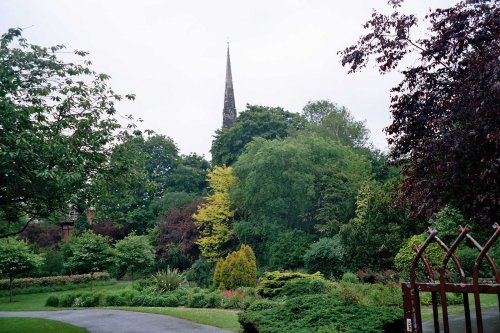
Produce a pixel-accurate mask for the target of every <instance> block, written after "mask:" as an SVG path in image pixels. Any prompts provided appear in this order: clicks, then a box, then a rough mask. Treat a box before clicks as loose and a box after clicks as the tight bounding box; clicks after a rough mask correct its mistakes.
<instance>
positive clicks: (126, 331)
mask: <svg viewBox="0 0 500 333" xmlns="http://www.w3.org/2000/svg"><path fill="white" fill-rule="evenodd" d="M0 317H35V318H46V319H53V320H59V321H64V322H67V323H70V324H73V325H76V326H80V327H85V328H86V329H88V330H89V331H90V332H91V333H116V332H120V333H189V332H198V333H230V331H226V330H222V329H220V328H216V327H212V326H207V325H201V324H196V323H193V322H191V321H188V320H184V319H178V318H174V317H169V316H165V315H160V314H151V313H140V312H131V311H122V310H101V309H89V310H63V311H12V312H10V311H0Z"/></svg>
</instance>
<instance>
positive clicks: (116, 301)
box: [104, 294, 129, 306]
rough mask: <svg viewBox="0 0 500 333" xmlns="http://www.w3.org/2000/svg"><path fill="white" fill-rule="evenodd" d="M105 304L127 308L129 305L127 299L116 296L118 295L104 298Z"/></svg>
mask: <svg viewBox="0 0 500 333" xmlns="http://www.w3.org/2000/svg"><path fill="white" fill-rule="evenodd" d="M104 304H105V305H106V306H125V305H129V304H127V300H126V299H125V297H123V296H120V295H116V294H111V295H106V297H105V298H104Z"/></svg>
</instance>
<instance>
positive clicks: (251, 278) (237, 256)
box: [213, 245, 257, 290]
mask: <svg viewBox="0 0 500 333" xmlns="http://www.w3.org/2000/svg"><path fill="white" fill-rule="evenodd" d="M256 281H257V263H256V259H255V254H254V253H253V250H252V248H251V247H250V246H248V245H242V246H241V249H240V250H239V251H236V252H231V253H230V254H228V255H227V257H226V258H225V259H223V260H219V261H218V262H217V264H216V265H215V271H214V281H213V283H214V287H216V288H219V289H221V290H224V289H236V288H238V287H245V286H248V287H254V286H255V284H256Z"/></svg>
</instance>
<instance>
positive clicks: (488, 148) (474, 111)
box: [340, 0, 500, 225]
mask: <svg viewBox="0 0 500 333" xmlns="http://www.w3.org/2000/svg"><path fill="white" fill-rule="evenodd" d="M401 2H402V1H401V0H393V1H391V3H393V5H394V8H395V11H394V13H393V14H391V15H383V14H380V13H378V12H375V13H374V14H373V15H372V18H371V19H370V20H369V21H368V22H367V23H366V24H365V28H366V29H368V30H369V32H368V33H367V34H366V35H364V36H362V37H361V38H360V39H359V41H358V43H357V45H354V46H351V47H348V48H346V49H345V50H344V51H342V52H340V53H341V55H342V64H343V65H347V66H349V68H350V70H349V71H350V72H354V71H358V70H360V69H361V68H363V67H365V66H366V65H367V63H368V61H369V59H370V58H371V57H372V56H375V57H376V58H375V60H376V62H377V63H378V67H379V70H380V72H381V73H386V72H389V71H391V70H394V69H395V68H396V67H397V66H398V65H399V63H400V62H401V60H402V59H403V58H405V56H407V55H409V54H412V61H411V63H412V65H410V66H408V67H407V68H406V69H404V70H403V71H402V74H403V80H402V81H401V82H400V83H399V84H398V85H397V86H396V87H394V88H393V89H392V98H391V113H392V118H393V122H392V124H391V125H390V126H389V127H387V128H386V132H387V134H388V135H389V140H388V141H389V144H390V145H391V146H392V150H391V154H390V157H391V160H392V162H393V163H394V164H396V165H400V166H401V167H402V171H403V174H404V177H405V180H404V182H403V184H402V187H401V190H402V193H404V198H405V199H408V200H409V202H410V203H411V205H412V207H413V210H414V212H415V213H416V214H422V215H424V216H426V217H427V218H430V217H431V216H432V215H433V214H434V213H436V212H437V211H439V210H440V209H441V208H442V207H444V206H445V205H447V204H452V205H453V206H455V207H458V208H460V210H461V212H462V213H464V215H465V216H466V217H467V218H472V219H474V220H476V221H478V222H481V223H482V224H483V225H489V224H491V223H493V222H495V221H498V220H499V218H500V209H499V202H500V201H499V197H500V192H499V191H500V182H499V177H498V175H499V172H498V170H499V167H500V162H499V161H500V150H499V149H498V147H499V144H500V135H499V133H500V131H499V128H500V126H499V125H500V117H499V116H498V105H499V104H500V86H499V85H498V82H499V80H500V58H499V57H498V54H499V52H500V43H499V39H498V34H499V31H500V8H499V6H498V1H497V0H464V1H460V2H458V3H457V4H456V5H454V6H452V7H450V8H446V9H436V10H433V11H431V12H430V13H429V14H428V15H427V16H426V17H425V19H426V20H427V23H428V24H429V25H430V28H429V29H428V33H427V34H426V35H425V36H424V37H422V38H420V39H415V38H413V36H412V31H413V28H415V27H416V26H417V24H418V23H419V20H418V19H417V17H415V16H414V15H405V14H402V13H400V12H398V11H397V7H398V6H400V4H401Z"/></svg>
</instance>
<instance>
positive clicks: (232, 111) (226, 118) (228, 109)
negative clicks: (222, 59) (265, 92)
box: [222, 43, 236, 128]
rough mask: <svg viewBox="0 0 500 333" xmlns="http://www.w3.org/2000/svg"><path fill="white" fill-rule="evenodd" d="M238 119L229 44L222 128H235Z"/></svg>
mask: <svg viewBox="0 0 500 333" xmlns="http://www.w3.org/2000/svg"><path fill="white" fill-rule="evenodd" d="M235 119H236V106H235V103H234V90H233V77H232V75H231V59H230V57H229V43H227V64H226V90H225V93H224V109H223V110H222V128H229V127H231V126H233V123H234V120H235Z"/></svg>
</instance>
